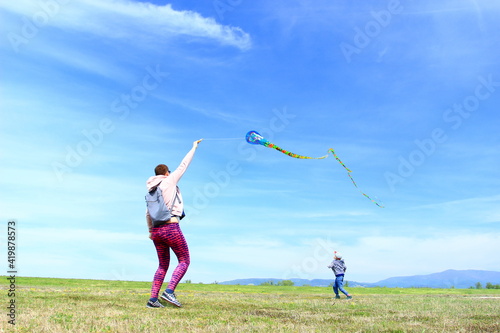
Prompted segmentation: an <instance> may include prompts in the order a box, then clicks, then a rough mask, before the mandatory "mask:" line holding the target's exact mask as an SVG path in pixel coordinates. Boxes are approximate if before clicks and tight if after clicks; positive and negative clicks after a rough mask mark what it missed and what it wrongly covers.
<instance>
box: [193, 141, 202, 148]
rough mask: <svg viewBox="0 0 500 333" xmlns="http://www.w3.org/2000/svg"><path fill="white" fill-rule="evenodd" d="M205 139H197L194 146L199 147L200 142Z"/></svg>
mask: <svg viewBox="0 0 500 333" xmlns="http://www.w3.org/2000/svg"><path fill="white" fill-rule="evenodd" d="M202 140H203V139H199V140H196V141H195V142H193V148H198V144H199V143H200V142H201V141H202Z"/></svg>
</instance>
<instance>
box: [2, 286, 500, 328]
mask: <svg viewBox="0 0 500 333" xmlns="http://www.w3.org/2000/svg"><path fill="white" fill-rule="evenodd" d="M1 281H2V282H1V283H0V287H1V288H2V293H3V294H4V295H7V291H8V289H9V285H8V280H7V279H6V278H5V277H2V278H1ZM149 289H150V283H149V282H126V281H97V280H73V279H46V278H22V277H18V278H17V281H16V296H15V300H16V325H15V330H13V329H12V325H10V324H9V323H8V317H7V316H6V314H7V311H8V309H7V305H8V302H9V299H8V298H3V299H4V300H5V306H2V309H4V312H5V315H3V316H2V318H3V319H2V322H1V324H0V330H1V331H2V332H10V331H15V332H30V333H31V332H336V331H338V332H500V290H498V289H479V290H478V289H424V288H418V289H390V288H348V290H349V291H350V292H351V293H352V294H353V296H354V298H353V299H352V300H346V299H345V298H342V299H340V300H334V299H333V298H332V296H333V293H332V291H331V288H326V287H324V288H320V287H285V286H227V285H215V284H180V285H179V286H178V287H177V291H176V294H177V298H178V299H179V301H181V302H182V304H183V307H182V308H175V307H172V306H168V305H167V306H166V307H165V308H163V309H149V308H146V306H145V305H146V302H147V300H148V298H149Z"/></svg>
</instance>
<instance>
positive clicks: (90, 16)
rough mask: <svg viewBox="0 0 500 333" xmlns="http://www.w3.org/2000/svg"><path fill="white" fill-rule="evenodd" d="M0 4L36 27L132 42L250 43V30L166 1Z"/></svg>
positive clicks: (243, 46) (241, 46)
mask: <svg viewBox="0 0 500 333" xmlns="http://www.w3.org/2000/svg"><path fill="white" fill-rule="evenodd" d="M44 4H45V5H44ZM1 7H3V8H4V9H6V10H8V11H11V12H14V13H16V14H20V15H23V16H25V17H27V18H28V19H30V20H31V22H32V23H37V26H38V27H39V28H43V26H48V25H50V26H54V27H58V28H63V29H73V30H76V31H81V32H87V33H93V34H96V35H99V36H101V37H107V38H114V39H122V40H126V41H128V42H132V43H133V44H134V45H137V44H143V46H144V45H147V44H161V45H163V42H164V41H165V40H166V39H167V38H171V37H175V36H183V38H191V39H204V40H205V39H211V40H215V41H217V42H219V43H220V44H222V45H229V46H233V47H237V48H239V49H242V50H245V49H248V48H250V46H251V38H250V36H249V34H248V33H246V32H244V31H243V30H242V29H240V28H238V27H231V26H224V25H220V24H218V23H217V22H216V21H215V20H214V19H213V18H205V17H202V16H201V15H200V14H198V13H196V12H193V11H176V10H174V9H172V7H171V5H169V4H166V5H164V6H158V5H154V4H150V3H141V2H134V1H128V0H110V1H100V0H74V1H62V0H52V1H45V2H42V1H40V2H39V3H35V2H33V1H29V0H20V1H4V2H2V4H1ZM19 30H21V27H20V29H19ZM11 32H12V30H11Z"/></svg>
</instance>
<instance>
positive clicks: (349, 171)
mask: <svg viewBox="0 0 500 333" xmlns="http://www.w3.org/2000/svg"><path fill="white" fill-rule="evenodd" d="M328 152H329V153H332V154H333V157H335V159H336V160H337V161H338V162H339V163H340V164H341V165H342V166H343V167H344V169H346V171H347V175H348V176H349V178H350V179H351V181H352V183H353V185H354V186H355V187H356V188H357V189H358V190H359V192H361V194H362V195H364V196H365V197H366V198H367V199H368V200H370V201H371V202H373V203H374V204H375V205H377V206H379V207H380V208H384V206H383V205H381V204H379V203H378V202H377V201H375V200H373V199H372V198H370V196H368V194H366V193H364V192H363V191H361V190H360V189H359V187H358V184H356V182H355V181H354V178H352V176H351V172H352V171H351V170H350V169H349V168H348V167H346V165H345V164H344V163H343V162H342V161H341V160H340V158H339V157H338V156H337V154H336V153H335V150H333V148H330V149H328Z"/></svg>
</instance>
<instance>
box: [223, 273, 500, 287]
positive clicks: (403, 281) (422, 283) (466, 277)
mask: <svg viewBox="0 0 500 333" xmlns="http://www.w3.org/2000/svg"><path fill="white" fill-rule="evenodd" d="M288 280H291V281H292V282H293V283H294V285H295V286H303V285H309V286H313V287H327V286H329V285H330V284H331V283H332V282H333V280H334V279H333V276H332V279H326V280H325V279H313V280H307V279H288ZM270 281H272V282H273V283H274V284H278V282H280V281H283V279H274V278H268V279H266V278H251V279H237V280H231V281H224V282H220V284H229V285H236V284H239V285H249V284H251V285H260V284H262V283H265V282H270ZM346 281H348V282H349V286H350V287H389V288H412V287H413V288H470V287H475V285H476V283H478V282H479V283H481V285H482V286H483V288H484V287H485V286H486V284H487V283H488V282H489V283H491V284H494V285H496V284H500V272H494V271H480V270H453V269H449V270H446V271H444V272H441V273H434V274H428V275H413V276H400V277H391V278H388V279H385V280H381V281H379V282H375V283H364V282H356V281H351V280H349V278H348V277H347V278H346Z"/></svg>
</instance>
